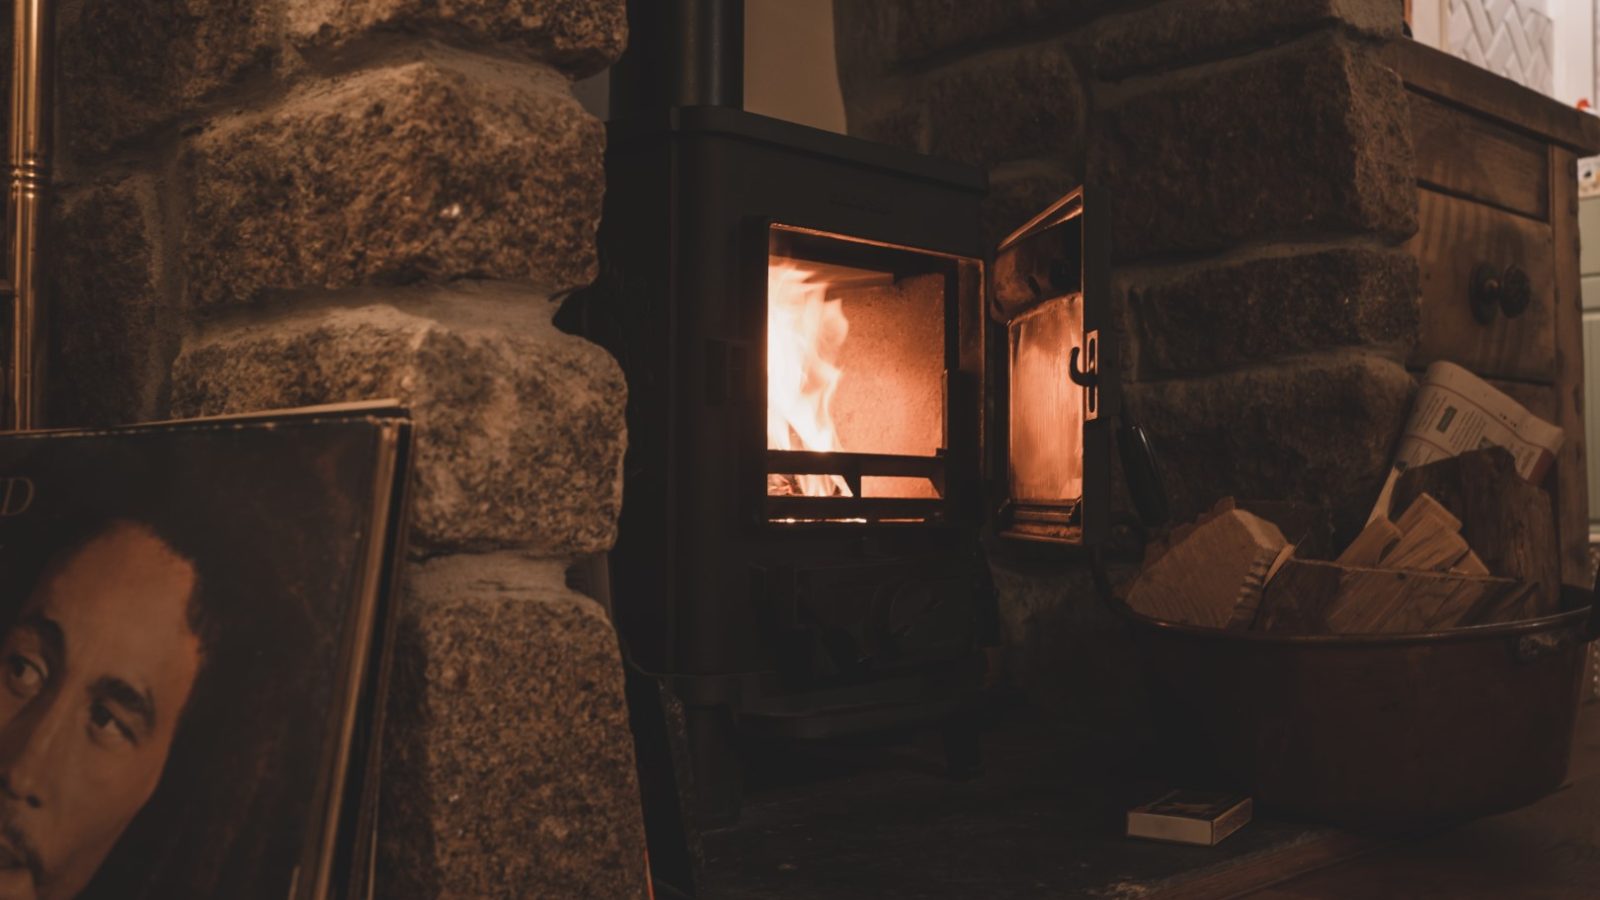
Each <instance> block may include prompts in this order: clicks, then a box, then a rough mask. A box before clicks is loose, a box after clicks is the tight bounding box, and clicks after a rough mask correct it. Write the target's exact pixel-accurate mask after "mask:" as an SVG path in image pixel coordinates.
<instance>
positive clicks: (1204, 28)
mask: <svg viewBox="0 0 1600 900" xmlns="http://www.w3.org/2000/svg"><path fill="white" fill-rule="evenodd" d="M1400 13H1401V9H1400V4H1399V3H1395V2H1392V0H1171V2H1166V3H1158V4H1155V5H1153V6H1146V7H1143V8H1140V9H1138V10H1136V11H1134V12H1131V13H1128V14H1126V15H1116V16H1108V17H1107V18H1106V19H1104V20H1103V21H1101V22H1100V23H1099V24H1098V25H1097V26H1096V28H1095V35H1094V41H1093V44H1092V45H1091V51H1090V65H1091V67H1092V68H1093V70H1094V72H1095V74H1096V75H1097V76H1099V77H1101V78H1120V77H1123V76H1126V75H1128V74H1131V73H1134V72H1138V71H1141V70H1146V69H1152V68H1158V67H1163V66H1190V65H1195V64H1197V63H1202V62H1206V61H1208V60H1214V59H1221V58H1225V57H1227V56H1235V55H1239V54H1240V52H1241V51H1245V52H1248V51H1249V50H1250V49H1252V48H1254V47H1259V46H1266V45H1270V44H1275V43H1280V42H1282V41H1283V40H1285V39H1287V38H1290V37H1294V36H1296V35H1300V34H1305V33H1307V32H1309V31H1312V30H1314V29H1317V28H1325V27H1328V26H1335V25H1337V26H1343V27H1346V28H1348V29H1350V30H1351V31H1354V32H1357V33H1360V34H1365V35H1369V36H1372V37H1378V38H1398V37H1400V26H1401V15H1400Z"/></svg>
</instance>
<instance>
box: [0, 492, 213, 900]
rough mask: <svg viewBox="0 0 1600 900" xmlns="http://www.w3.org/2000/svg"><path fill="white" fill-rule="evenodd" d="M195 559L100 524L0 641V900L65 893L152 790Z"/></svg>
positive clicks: (190, 635)
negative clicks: (97, 531)
mask: <svg viewBox="0 0 1600 900" xmlns="http://www.w3.org/2000/svg"><path fill="white" fill-rule="evenodd" d="M196 586H197V573H196V571H195V567H194V563H192V562H191V561H189V560H187V559H184V558H183V557H181V556H179V555H178V553H177V551H175V550H174V549H173V548H172V547H171V546H169V545H168V544H167V543H166V542H165V541H163V540H162V539H161V538H160V537H159V536H157V535H156V534H155V533H154V532H152V531H151V530H150V529H149V528H148V527H145V526H142V525H140V524H138V523H136V522H131V521H119V522H113V523H110V524H109V525H108V526H106V527H105V528H104V529H103V530H101V531H100V532H99V533H97V534H94V535H92V536H91V537H90V538H89V539H88V540H87V541H86V542H84V543H83V544H82V545H80V546H75V547H69V548H66V549H65V550H64V551H63V553H62V554H61V556H60V557H59V558H58V560H56V561H54V562H52V564H51V565H50V566H49V567H47V569H46V570H45V574H44V577H43V579H42V580H41V581H40V583H39V584H38V585H37V586H36V587H35V588H34V590H33V591H32V592H31V593H30V595H29V597H28V600H27V601H26V603H25V605H24V607H23V609H22V613H21V616H20V618H19V619H18V621H17V622H16V624H14V625H12V626H11V628H10V629H9V630H8V631H7V632H6V634H5V637H4V640H3V643H0V681H3V689H0V723H3V724H0V898H3V900H25V898H37V900H65V898H70V897H75V896H77V895H78V893H79V892H80V891H81V890H82V889H83V888H84V886H85V885H87V884H88V882H89V879H90V878H91V876H93V874H94V873H95V871H96V870H97V869H98V868H99V866H100V863H101V862H103V861H104V859H105V857H106V856H107V854H109V853H110V852H111V848H112V847H113V846H114V845H115V844H116V842H117V840H118V839H119V838H121V836H122V833H123V831H124V830H126V829H127V827H128V825H129V823H131V822H132V821H133V818H134V815H135V814H136V813H137V812H138V811H139V810H140V809H141V808H143V806H144V804H145V803H146V802H147V801H148V800H149V799H150V796H151V794H152V793H154V791H155V788H156V784H157V783H158V782H159V781H160V778H161V772H162V769H163V768H164V767H165V765H166V761H167V754H168V751H169V750H170V749H171V747H172V738H173V735H174V733H175V731H176V728H177V723H178V720H179V718H180V717H181V716H182V715H183V711H184V707H185V705H186V704H187V702H188V699H189V694H190V692H191V690H192V689H193V687H194V682H195V677H196V675H197V674H198V673H199V670H200V665H201V659H202V656H201V654H202V648H201V646H200V638H199V636H198V635H197V634H195V632H194V630H193V629H192V627H191V626H190V619H191V611H190V604H191V602H192V600H193V599H194V596H195V588H196Z"/></svg>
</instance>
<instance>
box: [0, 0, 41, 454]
mask: <svg viewBox="0 0 1600 900" xmlns="http://www.w3.org/2000/svg"><path fill="white" fill-rule="evenodd" d="M54 13H55V9H54V3H53V2H52V0H16V2H15V4H14V17H15V18H14V30H13V35H14V37H13V40H14V42H15V45H14V47H13V53H12V58H11V131H10V161H11V192H10V194H9V196H8V197H7V201H6V225H7V234H8V235H9V237H10V248H9V249H10V260H9V263H10V264H9V266H8V270H9V271H8V272H7V275H8V276H9V278H10V282H11V284H10V287H11V322H10V326H11V327H10V338H11V340H10V358H9V359H7V360H6V396H5V415H4V419H3V421H0V427H3V428H4V429H6V430H12V431H21V430H25V429H29V428H34V427H36V426H37V425H38V424H39V408H40V403H41V400H42V397H43V387H44V378H43V376H44V337H45V335H44V328H43V315H42V309H41V306H42V303H41V301H40V286H41V285H40V272H39V263H40V259H39V248H40V236H41V233H42V231H43V229H44V217H45V211H46V206H47V205H48V203H49V185H50V132H51V114H50V105H51V104H50V100H51V91H52V89H53V84H52V80H53V79H52V63H53V51H54V47H53V46H52V43H53V40H54V37H55V28H54Z"/></svg>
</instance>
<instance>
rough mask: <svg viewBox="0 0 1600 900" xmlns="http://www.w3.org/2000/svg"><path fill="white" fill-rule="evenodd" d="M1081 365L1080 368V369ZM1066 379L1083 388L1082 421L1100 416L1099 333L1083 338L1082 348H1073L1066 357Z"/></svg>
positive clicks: (1090, 333) (1095, 332) (1093, 332)
mask: <svg viewBox="0 0 1600 900" xmlns="http://www.w3.org/2000/svg"><path fill="white" fill-rule="evenodd" d="M1080 363H1081V367H1080ZM1067 377H1068V378H1071V379H1072V383H1073V384H1075V385H1077V386H1078V387H1081V388H1083V420H1084V421H1085V422H1087V421H1089V420H1091V419H1095V418H1098V417H1099V415H1100V332H1098V331H1091V332H1089V333H1088V334H1086V335H1084V336H1083V346H1082V347H1073V348H1072V352H1071V354H1070V355H1068V357H1067Z"/></svg>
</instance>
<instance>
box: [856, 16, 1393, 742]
mask: <svg viewBox="0 0 1600 900" xmlns="http://www.w3.org/2000/svg"><path fill="white" fill-rule="evenodd" d="M834 15H835V18H836V21H837V23H838V28H837V35H838V38H837V44H838V55H839V66H840V75H841V79H842V85H843V90H844V94H845V103H846V110H847V113H848V116H849V121H850V130H851V132H852V133H854V134H857V135H861V136H864V137H868V138H872V139H875V140H881V141H887V142H890V143H896V144H901V145H904V146H908V147H910V148H912V149H915V150H919V151H922V152H924V153H930V154H933V155H935V156H943V157H948V158H952V159H957V160H960V161H963V162H968V163H972V164H976V165H980V166H984V167H986V168H987V169H988V171H989V173H990V177H991V181H992V185H993V190H992V192H991V199H990V202H989V211H988V214H987V223H986V224H987V226H988V228H989V232H990V235H991V237H993V238H994V239H995V240H996V241H998V240H999V238H1000V237H1001V236H1003V235H1004V234H1005V233H1007V232H1008V231H1010V230H1011V229H1013V228H1015V227H1016V226H1018V225H1020V224H1021V223H1022V222H1023V221H1024V220H1025V219H1026V218H1027V217H1028V216H1029V215H1031V214H1032V213H1034V212H1037V211H1038V210H1040V209H1042V208H1043V207H1044V206H1045V205H1046V204H1047V203H1049V202H1050V201H1051V200H1053V199H1054V198H1055V197H1057V196H1059V195H1060V194H1061V193H1062V192H1064V191H1066V190H1068V189H1070V188H1072V187H1074V186H1076V185H1077V184H1079V183H1081V182H1082V181H1083V180H1084V179H1086V178H1087V179H1092V180H1095V181H1097V182H1099V183H1102V184H1104V185H1105V186H1106V188H1107V193H1108V194H1109V196H1110V199H1111V201H1112V210H1111V213H1110V219H1109V221H1110V227H1111V229H1112V239H1113V243H1114V247H1115V251H1114V253H1115V274H1114V292H1115V297H1114V304H1115V311H1116V314H1117V319H1118V321H1119V322H1120V323H1121V327H1120V332H1121V340H1120V344H1119V346H1120V347H1121V348H1122V351H1123V352H1122V364H1123V377H1124V378H1125V379H1126V383H1127V389H1126V405H1127V409H1128V411H1129V412H1131V413H1132V414H1133V415H1135V416H1136V417H1137V419H1138V420H1139V421H1140V422H1141V423H1142V424H1143V425H1144V426H1145V427H1146V428H1147V430H1149V431H1150V432H1151V434H1152V437H1153V439H1154V441H1155V443H1156V446H1157V449H1158V451H1159V452H1160V453H1161V456H1162V462H1163V466H1164V474H1165V477H1166V481H1167V485H1168V488H1169V491H1170V493H1171V495H1172V501H1173V513H1174V516H1176V517H1179V518H1186V517H1191V516H1193V515H1195V514H1196V513H1197V512H1199V511H1200V510H1202V509H1203V508H1205V507H1207V506H1209V505H1210V504H1211V503H1212V502H1214V501H1215V500H1216V499H1217V498H1218V497H1220V496H1222V495H1225V494H1233V495H1236V496H1240V497H1245V498H1260V499H1292V500H1300V501H1305V502H1310V503H1314V504H1319V505H1327V506H1331V507H1333V508H1334V509H1335V510H1337V511H1338V512H1339V513H1340V515H1341V518H1342V519H1344V520H1349V519H1352V518H1354V517H1355V516H1357V515H1359V513H1360V512H1361V511H1362V510H1363V508H1364V507H1366V506H1368V505H1370V503H1371V500H1372V498H1373V496H1374V495H1375V493H1376V490H1377V487H1378V486H1379V484H1380V483H1381V480H1382V477H1383V474H1384V471H1385V468H1386V465H1387V459H1388V456H1389V454H1390V452H1391V450H1392V447H1393V443H1394V440H1395V439H1396V437H1397V436H1398V434H1399V430H1400V428H1401V426H1402V424H1403V417H1404V416H1405V414H1406V411H1407V407H1408V404H1409V400H1410V395H1411V392H1412V390H1413V387H1414V385H1413V381H1412V378H1411V377H1410V376H1409V375H1408V374H1407V373H1406V371H1405V368H1404V367H1403V365H1402V361H1403V360H1404V358H1405V354H1406V352H1407V350H1408V348H1409V346H1410V344H1411V343H1412V342H1414V341H1415V339H1416V334H1417V328H1418V324H1417V315H1418V312H1417V304H1418V294H1419V286H1418V272H1417V267H1416V264H1415V262H1414V261H1413V259H1412V258H1411V257H1410V256H1409V255H1407V254H1406V253H1405V252H1404V251H1403V250H1402V249H1400V248H1399V246H1398V245H1399V244H1400V243H1401V242H1402V241H1404V240H1405V239H1406V238H1407V237H1408V236H1409V235H1410V234H1412V233H1413V232H1414V231H1415V230H1416V208H1415V207H1416V201H1415V196H1416V194H1415V188H1414V184H1413V182H1412V180H1411V177H1410V174H1409V173H1410V172H1412V171H1413V168H1412V163H1411V146H1410V135H1409V131H1408V128H1407V125H1406V123H1407V122H1408V121H1409V120H1408V117H1407V114H1406V107H1405V99H1404V95H1403V92H1402V87H1401V82H1400V79H1399V77H1398V75H1397V74H1396V73H1395V72H1394V71H1392V70H1391V69H1390V68H1389V67H1387V66H1386V65H1385V63H1384V60H1383V56H1382V49H1383V45H1384V43H1385V42H1386V41H1389V40H1391V39H1395V38H1397V37H1399V35H1400V29H1401V9H1400V4H1399V3H1395V2H1392V0H1160V2H1151V0H1137V2H1117V0H1025V2H1010V0H982V2H959V3H958V2H950V0H884V2H877V3H870V4H868V3H857V2H854V0H835V5H834ZM1117 490H1118V492H1119V493H1120V491H1121V488H1120V486H1118V488H1117ZM996 567H997V568H999V569H1001V571H1000V572H999V573H997V575H998V576H999V577H997V581H998V583H999V584H1000V586H1001V589H1002V594H1003V600H1002V606H1003V609H1002V620H1003V627H1004V630H1005V634H1006V640H1007V651H1008V654H1007V655H1008V659H1009V661H1010V667H1011V674H1012V675H1013V677H1014V678H1016V679H1017V680H1018V681H1020V682H1022V683H1023V684H1024V685H1025V686H1026V687H1028V688H1029V690H1030V692H1031V693H1033V694H1034V695H1035V697H1036V698H1038V699H1042V700H1044V701H1045V702H1047V703H1049V704H1051V705H1052V706H1058V707H1059V706H1065V707H1070V708H1073V709H1078V710H1082V709H1088V708H1099V707H1103V706H1104V705H1105V703H1104V701H1103V698H1102V697H1101V696H1100V694H1101V693H1102V692H1103V690H1104V686H1105V685H1106V684H1107V683H1108V679H1106V678H1101V679H1095V678H1092V677H1086V675H1085V671H1086V666H1088V665H1089V663H1088V662H1086V658H1089V657H1093V658H1099V659H1101V660H1110V659H1115V660H1123V661H1126V660H1128V659H1130V658H1131V653H1129V652H1125V651H1126V645H1125V644H1119V643H1118V641H1119V640H1120V635H1119V634H1118V633H1117V631H1116V626H1115V624H1114V623H1112V622H1111V621H1110V620H1109V619H1108V618H1107V617H1106V616H1105V614H1104V613H1101V612H1099V611H1098V609H1096V608H1095V604H1094V601H1093V599H1092V597H1091V596H1090V594H1089V591H1090V587H1089V584H1088V579H1087V578H1086V577H1083V575H1082V574H1081V573H1078V572H1075V571H1074V570H1072V569H1071V568H1070V567H1060V566H1058V567H1056V568H1055V569H1054V570H1052V569H1051V567H1050V566H1049V565H1041V564H1040V563H1037V562H1034V563H1027V564H1024V563H1021V562H1018V561H1015V560H1007V559H1006V558H1005V556H1004V554H1003V552H1002V553H1000V554H999V555H997V557H996ZM1106 647H1112V648H1114V649H1113V650H1112V651H1111V652H1109V653H1108V652H1106V650H1105V648H1106ZM1124 674H1125V673H1124ZM1085 685H1094V687H1093V688H1092V689H1088V690H1086V689H1085V688H1084V687H1083V686H1085Z"/></svg>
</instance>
